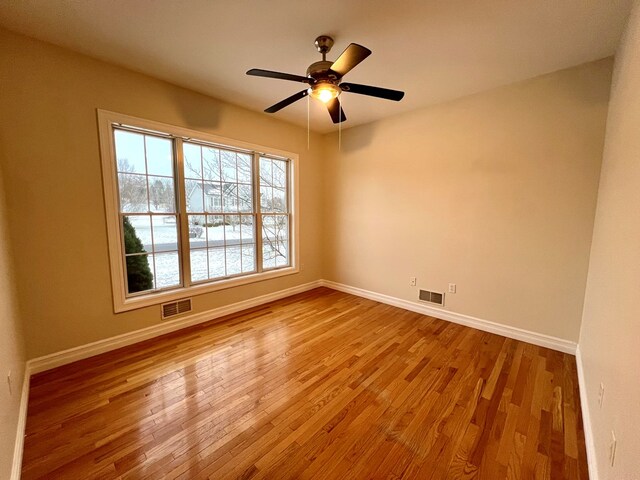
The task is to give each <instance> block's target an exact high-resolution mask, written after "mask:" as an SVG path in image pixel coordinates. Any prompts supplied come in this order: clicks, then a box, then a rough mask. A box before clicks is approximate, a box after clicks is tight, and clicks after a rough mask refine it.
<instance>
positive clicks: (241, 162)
mask: <svg viewBox="0 0 640 480" xmlns="http://www.w3.org/2000/svg"><path fill="white" fill-rule="evenodd" d="M236 162H237V163H238V182H239V183H246V184H250V183H251V171H252V169H251V155H248V154H246V153H238V154H237V156H236Z"/></svg>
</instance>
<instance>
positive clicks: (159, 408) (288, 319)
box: [22, 289, 588, 480]
mask: <svg viewBox="0 0 640 480" xmlns="http://www.w3.org/2000/svg"><path fill="white" fill-rule="evenodd" d="M22 475H23V476H22V478H23V479H34V478H47V479H49V478H68V479H89V478H92V479H93V478H103V479H115V478H117V479H123V480H124V479H139V478H152V479H176V478H179V479H196V478H197V479H199V478H212V479H226V478H242V479H249V478H255V479H257V478H269V479H288V478H296V479H297V478H300V479H304V478H317V479H369V478H376V479H377V478H380V479H382V478H388V479H397V478H412V479H420V480H423V479H424V480H427V479H445V478H447V479H474V478H475V479H488V480H497V479H502V478H508V479H519V478H522V479H529V478H531V479H533V478H536V479H538V478H539V479H562V478H568V479H586V478H588V474H587V464H586V454H585V446H584V435H583V431H582V414H581V411H580V404H579V395H578V390H577V377H576V366H575V361H574V358H573V357H572V356H570V355H566V354H563V353H559V352H555V351H552V350H548V349H545V348H540V347H536V346H533V345H530V344H526V343H523V342H519V341H515V340H510V339H506V338H504V337H500V336H497V335H492V334H489V333H485V332H481V331H478V330H474V329H471V328H467V327H463V326H460V325H456V324H453V323H448V322H445V321H441V320H437V319H434V318H431V317H427V316H423V315H419V314H417V313H413V312H409V311H405V310H401V309H398V308H395V307H391V306H387V305H383V304H380V303H376V302H373V301H370V300H366V299H363V298H358V297H354V296H351V295H347V294H344V293H339V292H336V291H333V290H328V289H316V290H313V291H311V292H307V293H304V294H300V295H296V296H294V297H290V298H287V299H284V300H280V301H277V302H274V303H271V304H268V305H264V306H262V307H257V308H253V309H251V310H247V311H244V312H241V313H239V314H235V315H230V316H228V317H225V319H223V321H222V322H221V321H220V320H218V321H216V323H209V324H203V325H199V326H197V327H193V328H189V329H187V330H182V331H180V332H176V333H173V334H170V335H166V336H164V337H160V338H157V339H153V340H149V341H146V342H143V343H140V344H137V345H133V346H130V347H126V348H123V349H120V350H117V351H113V352H109V353H106V354H103V355H100V356H97V357H93V358H90V359H87V360H83V361H80V362H76V363H74V364H71V365H67V366H64V367H60V368H57V369H55V370H51V371H48V372H44V373H42V374H39V375H36V376H34V377H33V378H32V380H31V394H30V399H29V411H28V419H27V437H26V439H25V450H24V460H23V468H22Z"/></svg>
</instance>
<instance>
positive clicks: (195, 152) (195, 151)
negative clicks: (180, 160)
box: [182, 142, 202, 179]
mask: <svg viewBox="0 0 640 480" xmlns="http://www.w3.org/2000/svg"><path fill="white" fill-rule="evenodd" d="M182 153H183V155H184V177H185V178H193V179H201V178H202V161H201V158H200V146H199V145H194V144H193V143H188V142H184V143H183V144H182Z"/></svg>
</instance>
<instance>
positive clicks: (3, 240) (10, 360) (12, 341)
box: [0, 111, 25, 478]
mask: <svg viewBox="0 0 640 480" xmlns="http://www.w3.org/2000/svg"><path fill="white" fill-rule="evenodd" d="M1 112H2V111H0V123H1V122H3V121H5V120H6V117H4V115H3V114H2V113H1ZM4 159H5V156H4V151H3V149H2V142H0V161H2V162H4ZM4 191H5V189H4V186H3V180H2V163H0V380H1V381H0V478H10V472H11V464H12V460H13V451H14V445H15V440H16V431H17V426H18V411H19V409H20V395H21V393H22V382H23V379H24V362H25V355H24V347H23V339H22V331H21V325H20V322H19V319H18V305H17V300H16V291H15V281H14V277H13V265H12V259H11V249H10V247H9V238H8V232H9V229H10V228H9V224H8V222H7V208H6V203H5V196H4ZM9 372H11V386H12V388H11V393H10V392H9V388H8V384H7V380H6V379H7V375H8V374H9Z"/></svg>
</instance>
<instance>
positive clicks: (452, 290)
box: [449, 283, 456, 293]
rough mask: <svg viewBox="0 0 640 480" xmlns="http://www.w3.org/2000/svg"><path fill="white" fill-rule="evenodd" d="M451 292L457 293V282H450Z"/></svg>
mask: <svg viewBox="0 0 640 480" xmlns="http://www.w3.org/2000/svg"><path fill="white" fill-rule="evenodd" d="M449 293H456V284H455V283H450V284H449Z"/></svg>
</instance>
